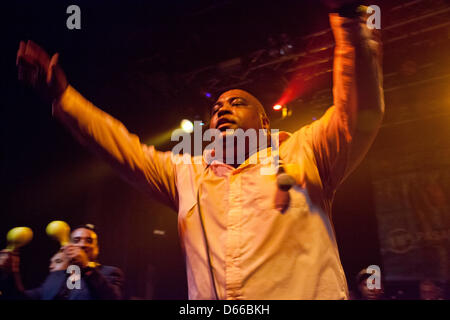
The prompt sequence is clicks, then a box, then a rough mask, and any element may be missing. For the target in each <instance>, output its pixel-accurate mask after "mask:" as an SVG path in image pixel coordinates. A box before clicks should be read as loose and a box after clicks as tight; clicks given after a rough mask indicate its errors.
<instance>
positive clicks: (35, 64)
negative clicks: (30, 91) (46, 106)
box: [16, 40, 68, 102]
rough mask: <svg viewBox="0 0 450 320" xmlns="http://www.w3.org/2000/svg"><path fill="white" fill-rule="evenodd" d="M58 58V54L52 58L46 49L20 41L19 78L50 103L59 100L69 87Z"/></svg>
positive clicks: (18, 57) (17, 61) (30, 42)
mask: <svg viewBox="0 0 450 320" xmlns="http://www.w3.org/2000/svg"><path fill="white" fill-rule="evenodd" d="M58 58H59V54H58V53H55V54H54V55H53V56H52V57H51V58H50V57H49V55H48V54H47V52H46V51H45V50H44V49H42V48H41V47H40V46H38V45H37V44H36V43H34V42H33V41H31V40H28V41H27V42H26V43H25V42H24V41H20V45H19V50H18V51H17V59H16V65H17V68H18V78H19V80H21V81H23V82H25V83H26V84H28V85H30V86H31V87H33V88H34V89H35V90H36V91H37V93H38V94H39V95H40V96H42V97H43V98H44V99H45V100H47V101H49V102H53V100H54V99H57V98H59V97H60V96H61V95H62V94H63V92H64V90H65V89H66V88H67V86H68V82H67V78H66V75H65V73H64V71H63V70H62V68H61V67H60V66H59V64H58Z"/></svg>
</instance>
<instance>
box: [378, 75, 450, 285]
mask: <svg viewBox="0 0 450 320" xmlns="http://www.w3.org/2000/svg"><path fill="white" fill-rule="evenodd" d="M442 85H443V84H442V83H441V84H440V85H439V86H438V85H430V86H429V87H428V88H421V92H420V93H417V94H414V95H413V96H411V95H410V94H409V95H401V94H398V93H395V92H392V93H388V94H387V97H386V108H387V109H388V108H389V110H388V111H387V113H386V115H387V119H386V122H385V126H384V127H383V128H382V130H381V132H380V136H379V137H378V139H377V142H376V144H375V146H374V150H373V151H374V152H373V153H372V156H371V159H370V162H371V175H372V183H373V189H374V200H375V204H376V205H375V207H376V208H375V211H376V216H377V221H378V230H379V239H380V250H381V255H382V260H383V266H384V276H385V278H386V280H392V281H403V280H420V279H423V278H431V279H435V280H441V281H448V280H449V273H450V245H449V244H450V139H449V137H450V129H449V128H450V113H449V110H450V101H449V99H448V93H447V90H446V89H445V86H444V87H442Z"/></svg>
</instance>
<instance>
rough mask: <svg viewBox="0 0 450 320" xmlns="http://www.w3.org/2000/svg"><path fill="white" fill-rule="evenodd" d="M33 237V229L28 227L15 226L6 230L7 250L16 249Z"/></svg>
mask: <svg viewBox="0 0 450 320" xmlns="http://www.w3.org/2000/svg"><path fill="white" fill-rule="evenodd" d="M31 239H33V231H32V230H31V229H30V228H28V227H16V228H12V229H11V230H9V231H8V234H7V235H6V240H7V243H8V244H7V246H6V249H7V250H11V251H17V250H18V249H19V248H20V247H23V246H24V245H26V244H27V243H28V242H30V241H31Z"/></svg>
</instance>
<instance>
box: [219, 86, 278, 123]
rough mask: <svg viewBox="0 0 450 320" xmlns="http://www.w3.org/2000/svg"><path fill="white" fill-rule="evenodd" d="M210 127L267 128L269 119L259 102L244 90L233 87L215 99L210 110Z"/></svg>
mask: <svg viewBox="0 0 450 320" xmlns="http://www.w3.org/2000/svg"><path fill="white" fill-rule="evenodd" d="M210 128H215V129H219V130H221V131H225V130H226V129H238V128H240V129H243V130H247V129H269V119H268V117H267V115H266V112H265V110H264V107H263V106H262V104H261V102H260V101H259V100H258V99H257V98H255V96H253V95H252V94H250V93H249V92H247V91H245V90H241V89H233V90H229V91H227V92H224V93H222V94H221V95H220V97H219V98H218V99H217V101H216V103H215V104H214V106H213V108H212V112H211V123H210Z"/></svg>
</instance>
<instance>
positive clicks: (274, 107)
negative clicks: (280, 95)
mask: <svg viewBox="0 0 450 320" xmlns="http://www.w3.org/2000/svg"><path fill="white" fill-rule="evenodd" d="M281 109H283V106H282V105H280V104H276V105H274V106H273V110H275V111H279V110H281Z"/></svg>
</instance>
